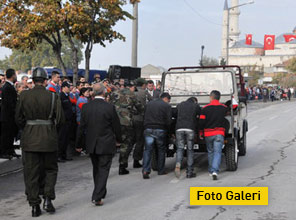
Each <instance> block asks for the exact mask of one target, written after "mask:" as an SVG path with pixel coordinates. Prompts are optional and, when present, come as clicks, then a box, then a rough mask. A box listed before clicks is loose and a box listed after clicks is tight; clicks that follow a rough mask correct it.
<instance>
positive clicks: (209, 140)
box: [200, 90, 227, 180]
mask: <svg viewBox="0 0 296 220" xmlns="http://www.w3.org/2000/svg"><path fill="white" fill-rule="evenodd" d="M220 97H221V94H220V92H219V91H216V90H213V91H212V92H211V94H210V100H211V102H210V104H208V105H206V106H205V107H203V109H202V111H201V115H200V127H201V131H202V132H203V135H204V137H205V141H206V145H207V149H208V162H209V173H210V176H212V178H213V180H217V179H218V172H219V168H220V164H221V156H222V148H223V145H224V137H225V127H226V125H225V116H226V114H227V106H225V105H223V104H221V103H220V102H219V100H220Z"/></svg>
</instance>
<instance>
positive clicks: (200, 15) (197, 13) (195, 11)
mask: <svg viewBox="0 0 296 220" xmlns="http://www.w3.org/2000/svg"><path fill="white" fill-rule="evenodd" d="M183 1H184V3H185V4H186V5H187V6H188V7H189V8H190V9H191V10H192V11H193V12H194V13H195V14H196V15H198V16H199V17H200V18H202V19H203V20H205V21H207V22H209V23H211V24H214V25H217V26H223V25H221V24H218V23H215V22H213V21H211V20H209V19H208V18H206V17H204V16H203V15H202V14H200V13H199V12H198V11H197V10H196V9H195V8H193V7H192V5H190V4H189V3H188V2H187V1H186V0H183Z"/></svg>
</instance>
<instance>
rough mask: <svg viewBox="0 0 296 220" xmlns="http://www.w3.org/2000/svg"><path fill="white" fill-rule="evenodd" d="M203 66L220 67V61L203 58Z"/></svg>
mask: <svg viewBox="0 0 296 220" xmlns="http://www.w3.org/2000/svg"><path fill="white" fill-rule="evenodd" d="M202 64H203V66H218V65H219V61H218V60H217V59H216V58H213V57H207V56H204V57H203V58H202Z"/></svg>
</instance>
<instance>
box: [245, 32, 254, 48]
mask: <svg viewBox="0 0 296 220" xmlns="http://www.w3.org/2000/svg"><path fill="white" fill-rule="evenodd" d="M252 40H253V35H252V34H247V35H246V44H247V45H252Z"/></svg>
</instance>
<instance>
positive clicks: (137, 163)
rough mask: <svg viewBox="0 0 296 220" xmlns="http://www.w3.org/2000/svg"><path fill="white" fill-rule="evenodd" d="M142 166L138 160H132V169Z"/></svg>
mask: <svg viewBox="0 0 296 220" xmlns="http://www.w3.org/2000/svg"><path fill="white" fill-rule="evenodd" d="M141 167H142V164H140V162H139V161H138V160H134V168H141Z"/></svg>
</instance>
